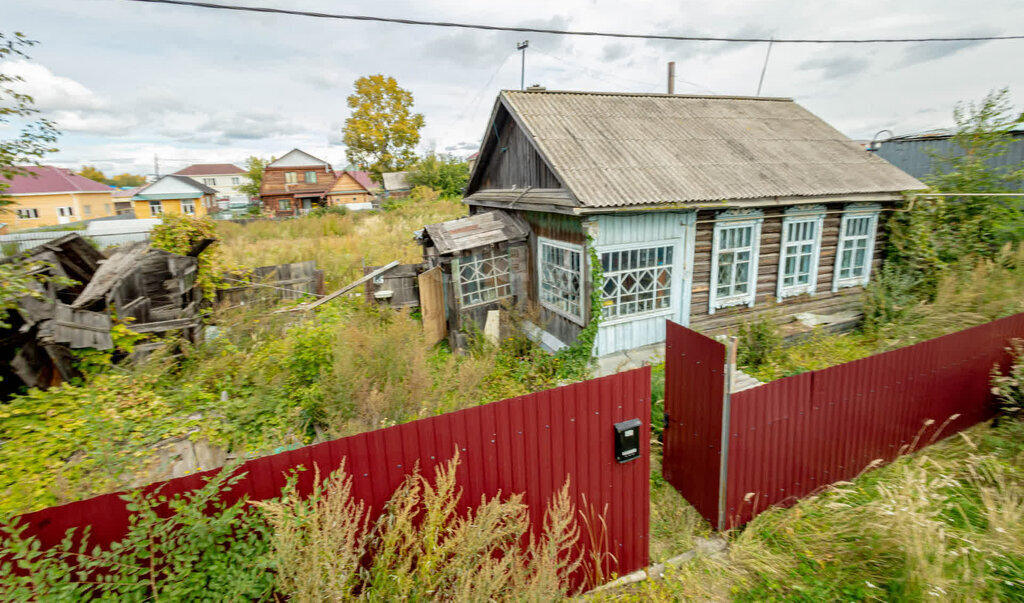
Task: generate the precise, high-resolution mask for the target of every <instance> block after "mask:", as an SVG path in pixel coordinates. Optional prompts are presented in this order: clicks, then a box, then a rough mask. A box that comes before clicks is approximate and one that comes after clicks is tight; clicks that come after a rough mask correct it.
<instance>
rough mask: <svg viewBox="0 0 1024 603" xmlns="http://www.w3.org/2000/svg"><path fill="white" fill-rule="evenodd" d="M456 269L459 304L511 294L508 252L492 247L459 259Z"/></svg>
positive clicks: (466, 304)
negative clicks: (495, 249)
mask: <svg viewBox="0 0 1024 603" xmlns="http://www.w3.org/2000/svg"><path fill="white" fill-rule="evenodd" d="M455 262H456V265H455V266H454V267H453V272H455V274H457V275H458V279H456V286H457V287H458V294H459V305H460V306H461V307H463V308H465V307H468V306H476V305H479V304H486V303H489V302H493V301H497V300H499V299H504V298H506V297H509V296H511V295H512V284H511V281H510V279H509V263H510V262H509V254H508V252H507V251H504V252H495V251H494V250H493V249H488V250H485V251H481V252H479V253H474V254H473V255H470V256H466V257H462V258H457V259H456V260H455Z"/></svg>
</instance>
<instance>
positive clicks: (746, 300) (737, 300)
mask: <svg viewBox="0 0 1024 603" xmlns="http://www.w3.org/2000/svg"><path fill="white" fill-rule="evenodd" d="M752 305H753V304H752V303H750V296H749V295H746V294H744V295H743V297H742V298H741V297H724V298H718V299H716V300H715V310H722V309H724V308H732V307H733V306H752Z"/></svg>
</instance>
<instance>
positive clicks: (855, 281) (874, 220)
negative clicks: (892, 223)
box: [832, 203, 882, 293]
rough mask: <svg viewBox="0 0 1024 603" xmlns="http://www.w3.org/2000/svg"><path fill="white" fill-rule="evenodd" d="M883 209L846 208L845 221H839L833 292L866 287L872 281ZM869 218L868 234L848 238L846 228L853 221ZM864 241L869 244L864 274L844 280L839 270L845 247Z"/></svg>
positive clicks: (857, 205)
mask: <svg viewBox="0 0 1024 603" xmlns="http://www.w3.org/2000/svg"><path fill="white" fill-rule="evenodd" d="M881 211H882V207H881V206H880V205H877V204H875V203H853V204H850V205H847V206H846V209H845V211H844V213H843V219H842V220H840V221H839V240H838V241H837V242H836V259H835V265H834V266H833V267H832V292H833V293H835V292H836V291H839V289H842V288H844V287H864V286H867V284H868V281H870V280H871V264H872V263H873V260H874V257H875V238H876V237H877V236H878V215H879V214H880V213H881ZM863 218H867V219H868V220H869V222H868V234H866V235H857V236H848V235H847V234H846V226H847V224H849V223H850V221H852V220H856V219H863ZM859 239H863V240H865V241H866V242H867V244H866V245H865V248H864V264H865V265H864V274H862V275H861V276H852V277H846V278H842V277H840V276H839V269H840V266H841V265H842V262H843V247H844V246H845V244H846V243H847V242H849V241H856V240H859Z"/></svg>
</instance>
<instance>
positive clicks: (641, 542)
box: [19, 368, 650, 575]
mask: <svg viewBox="0 0 1024 603" xmlns="http://www.w3.org/2000/svg"><path fill="white" fill-rule="evenodd" d="M648 417H650V369H649V368H644V369H637V370H634V371H629V372H625V373H619V374H617V375H612V376H609V377H604V378H601V379H595V380H592V381H586V382H583V383H577V384H573V385H568V386H565V387H560V388H557V389H553V390H548V391H543V392H539V393H536V394H531V395H529V396H522V397H518V398H512V399H508V400H503V401H501V402H495V403H492V404H485V405H482V406H477V407H473V408H469V409H465V410H461V411H456V412H452V413H447V414H444V415H438V416H434V417H429V418H426V419H421V420H418V421H413V422H411V423H405V424H402V425H397V426H394V427H389V428H387V429H381V430H377V431H372V432H368V433H363V434H359V435H355V436H351V437H347V438H341V439H338V440H333V441H330V442H324V443H322V444H316V445H313V446H307V447H304V448H300V449H297V450H292V451H289V452H283V453H280V454H275V455H273V456H268V457H262V458H258V459H254V460H251V461H248V462H246V463H244V464H243V465H242V466H241V467H240V468H239V471H243V472H245V474H246V475H245V478H244V479H242V480H241V481H240V482H239V483H238V484H237V485H236V486H235V487H234V488H232V489H231V490H230V491H228V492H227V493H225V495H224V498H225V499H226V500H227V501H228V502H234V501H236V500H238V499H240V498H241V497H243V496H246V497H248V498H249V499H250V500H266V499H270V498H275V497H277V496H278V495H280V493H281V489H282V488H283V487H284V486H285V480H286V476H287V475H288V474H289V472H291V471H292V470H293V469H295V468H297V467H299V466H303V467H305V468H307V469H311V468H312V467H313V466H314V465H316V466H317V467H318V468H319V470H320V472H321V474H322V475H326V474H327V473H329V472H332V471H334V470H335V469H337V468H338V467H339V466H340V465H341V462H342V459H347V460H346V462H345V470H346V472H347V473H349V474H350V475H351V476H352V484H353V487H352V491H353V494H354V496H355V498H357V499H363V500H364V501H365V502H366V503H367V505H368V506H369V507H370V508H371V510H372V512H373V516H374V517H376V516H377V515H378V514H379V513H380V512H381V510H382V509H383V506H384V503H386V502H387V500H388V499H389V497H390V496H391V493H392V492H393V491H394V490H395V489H396V488H397V487H398V485H399V484H400V483H401V482H402V480H403V479H404V478H405V476H406V475H407V474H409V473H411V472H412V471H413V470H414V468H416V467H419V469H420V471H421V472H422V473H423V474H424V475H430V476H432V475H433V472H434V468H435V467H436V466H437V465H438V464H440V463H443V462H446V461H448V460H449V459H450V458H451V457H452V455H453V454H454V452H455V450H456V449H458V451H459V455H460V458H461V465H460V466H459V469H458V473H457V477H458V487H459V488H460V489H461V490H462V497H461V498H460V505H461V508H462V509H466V508H469V507H470V506H475V505H476V504H478V503H479V502H480V500H481V496H487V497H493V496H496V495H498V494H499V493H502V494H506V495H507V494H511V493H514V492H522V493H524V498H523V501H524V502H525V503H526V504H527V505H528V506H529V510H530V523H531V526H532V528H533V530H535V531H536V532H537V533H540V531H541V530H542V529H543V517H544V509H545V506H546V505H547V503H548V501H549V500H550V499H551V497H552V496H553V495H554V494H555V493H556V492H557V491H558V490H559V489H560V488H561V487H562V485H563V484H564V483H565V481H566V479H567V478H568V479H569V483H570V494H571V497H572V501H573V502H574V503H575V504H576V506H577V508H579V510H580V511H581V512H587V511H588V509H591V508H592V509H595V510H596V511H597V512H598V513H603V519H604V521H605V522H606V524H607V531H606V534H607V541H606V542H605V543H604V544H603V545H602V546H601V548H604V549H606V550H604V551H598V552H599V553H610V555H605V556H604V559H605V561H606V567H605V570H604V571H605V575H610V574H611V573H618V574H624V573H627V572H631V571H634V570H637V569H640V568H643V567H645V566H646V565H647V563H648V538H649V536H648V535H649V529H648V524H649V511H650V510H649V500H650V498H649V474H650V462H649V461H650V425H649V421H648V419H647V418H648ZM633 418H639V419H641V420H642V421H643V426H642V428H641V433H640V444H641V457H640V459H638V460H635V461H632V462H627V463H624V464H619V463H617V462H616V460H615V450H614V439H615V438H614V424H615V423H618V422H621V421H625V420H628V419H633ZM214 473H215V472H214V471H207V472H205V473H200V474H196V475H192V476H187V477H183V478H178V479H173V480H170V481H167V482H162V483H160V484H153V485H151V486H148V487H147V488H146V489H147V490H148V491H154V490H157V489H159V491H160V494H162V495H165V496H168V497H169V496H173V495H174V494H178V493H185V492H189V491H192V490H195V489H197V488H199V487H200V486H201V485H202V484H203V483H204V479H205V478H208V477H210V476H212V475H213V474H214ZM312 486H313V471H303V472H301V473H299V476H298V484H297V487H298V490H299V492H300V493H301V494H303V495H308V494H309V493H310V491H311V490H312ZM584 501H586V506H585V505H584ZM129 515H130V514H129V512H128V510H127V509H126V503H125V501H124V500H122V499H121V497H120V496H119V495H118V494H107V495H103V496H98V497H95V498H91V499H88V500H83V501H79V502H74V503H70V504H66V505H61V506H58V507H50V508H48V509H43V510H41V511H37V512H35V513H29V514H26V515H23V516H21V517H20V518H19V520H20V521H21V522H24V523H26V524H27V525H28V528H27V530H26V532H25V535H26V536H36V537H37V538H39V539H40V541H41V543H42V545H43V546H44V547H52V546H55V545H57V544H58V543H59V542H60V541H61V539H63V538H64V536H65V533H66V532H67V530H69V529H71V528H77V529H79V530H81V529H82V528H84V527H85V526H91V534H90V542H91V543H92V544H99V545H103V546H105V545H108V544H109V543H111V542H113V541H116V540H118V539H120V538H122V537H123V536H124V534H125V533H126V531H127V525H128V520H129ZM581 546H582V547H583V549H584V551H585V553H589V552H591V543H590V539H589V538H588V537H587V536H586V535H584V536H583V537H582V538H581Z"/></svg>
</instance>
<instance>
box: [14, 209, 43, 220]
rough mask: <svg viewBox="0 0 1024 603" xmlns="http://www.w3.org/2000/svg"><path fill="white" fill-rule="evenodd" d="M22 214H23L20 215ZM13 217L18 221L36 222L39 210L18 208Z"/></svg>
mask: <svg viewBox="0 0 1024 603" xmlns="http://www.w3.org/2000/svg"><path fill="white" fill-rule="evenodd" d="M22 212H25V214H24V215H22ZM14 215H15V217H16V218H17V219H18V220H38V219H39V209H38V208H35V207H18V208H15V210H14Z"/></svg>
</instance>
